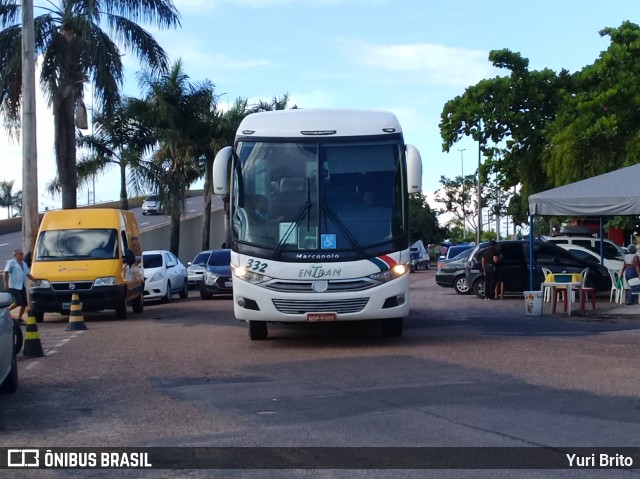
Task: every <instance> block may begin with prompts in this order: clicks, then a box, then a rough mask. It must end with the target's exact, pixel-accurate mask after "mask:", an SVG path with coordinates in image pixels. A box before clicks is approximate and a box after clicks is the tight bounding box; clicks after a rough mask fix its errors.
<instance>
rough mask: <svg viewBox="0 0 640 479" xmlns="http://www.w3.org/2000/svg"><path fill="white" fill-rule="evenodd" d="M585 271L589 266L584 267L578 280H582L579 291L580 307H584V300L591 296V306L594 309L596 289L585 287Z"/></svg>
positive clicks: (587, 270)
mask: <svg viewBox="0 0 640 479" xmlns="http://www.w3.org/2000/svg"><path fill="white" fill-rule="evenodd" d="M587 273H589V268H585V269H583V270H582V273H580V280H581V282H582V288H581V293H580V309H585V306H586V302H587V301H589V297H591V308H592V309H596V289H595V288H589V287H587Z"/></svg>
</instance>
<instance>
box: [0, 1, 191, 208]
mask: <svg viewBox="0 0 640 479" xmlns="http://www.w3.org/2000/svg"><path fill="white" fill-rule="evenodd" d="M20 8H21V5H20V3H19V2H17V1H10V0H5V1H3V2H2V3H1V4H0V27H2V31H0V112H1V113H2V115H3V117H4V120H5V125H6V127H7V128H8V129H10V130H12V131H17V130H18V129H19V127H20V111H21V101H22V70H21V68H22V67H21V65H22V55H21V40H22V25H21V23H16V22H17V21H18V20H19V19H20V15H19V14H20ZM41 8H42V9H43V10H44V11H45V13H44V14H42V15H39V16H36V17H35V19H34V23H35V44H36V52H35V53H36V55H38V56H40V55H42V56H43V61H42V71H41V77H40V83H41V86H42V89H43V91H44V92H45V94H46V95H47V97H48V99H49V104H50V106H51V107H52V110H53V117H54V129H55V141H54V150H55V156H56V163H57V170H58V178H59V182H60V187H61V191H62V207H63V208H75V207H76V206H77V202H76V194H77V191H76V190H77V186H78V177H77V165H76V134H75V128H76V125H77V126H79V127H83V126H84V127H86V125H85V123H86V109H85V107H84V101H83V91H84V84H85V83H87V82H90V83H91V84H92V86H93V96H94V100H95V101H96V102H97V104H98V105H99V107H100V109H101V110H102V111H104V112H105V113H106V114H110V113H111V112H112V110H113V109H114V108H115V107H116V106H117V105H118V103H119V100H120V93H119V87H120V86H121V84H122V81H123V75H124V66H123V63H122V56H123V53H122V51H121V50H120V48H118V46H117V43H120V44H121V45H123V47H124V49H125V50H128V51H130V52H132V53H134V54H135V55H136V56H137V57H138V59H139V60H140V61H141V63H142V64H143V65H145V66H147V67H149V68H151V69H153V70H163V69H165V68H166V65H167V59H166V54H165V52H164V50H163V49H162V48H161V47H160V45H159V44H158V43H157V42H156V41H155V39H154V38H153V36H151V35H150V34H149V33H148V32H147V31H146V30H145V29H143V28H142V27H141V26H140V25H138V23H137V22H141V21H145V22H152V23H155V25H156V26H158V27H159V28H169V27H175V26H178V25H179V14H178V11H177V10H176V8H175V6H174V5H173V2H172V1H171V0H154V1H144V2H136V1H129V0H59V2H58V5H55V4H54V3H52V2H49V3H48V4H47V6H46V7H41ZM103 27H106V30H105V29H103Z"/></svg>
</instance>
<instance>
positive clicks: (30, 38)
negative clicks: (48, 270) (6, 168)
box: [22, 0, 38, 255]
mask: <svg viewBox="0 0 640 479" xmlns="http://www.w3.org/2000/svg"><path fill="white" fill-rule="evenodd" d="M37 154H38V148H37V137H36V46H35V27H34V23H33V0H22V250H23V251H24V252H25V253H26V252H28V251H31V252H32V253H34V255H35V251H34V247H35V243H36V235H37V234H38V156H37Z"/></svg>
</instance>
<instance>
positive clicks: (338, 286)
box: [265, 279, 380, 293]
mask: <svg viewBox="0 0 640 479" xmlns="http://www.w3.org/2000/svg"><path fill="white" fill-rule="evenodd" d="M313 283H314V282H313V281H284V280H275V281H272V282H270V283H268V284H266V285H265V288H268V289H271V290H273V291H282V292H286V293H289V292H297V293H300V292H302V293H305V292H309V293H313V292H314V291H313ZM378 284H380V283H378V282H376V281H373V280H370V279H354V280H343V281H336V280H333V281H329V282H328V286H327V292H329V293H330V292H343V291H363V290H365V289H369V288H373V287H374V286H377V285H378Z"/></svg>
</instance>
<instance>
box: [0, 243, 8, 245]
mask: <svg viewBox="0 0 640 479" xmlns="http://www.w3.org/2000/svg"><path fill="white" fill-rule="evenodd" d="M8 244H9V243H2V244H0V246H7V245H8Z"/></svg>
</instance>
